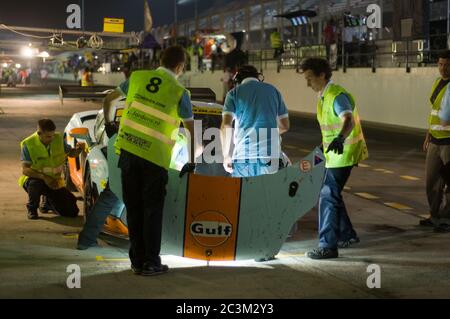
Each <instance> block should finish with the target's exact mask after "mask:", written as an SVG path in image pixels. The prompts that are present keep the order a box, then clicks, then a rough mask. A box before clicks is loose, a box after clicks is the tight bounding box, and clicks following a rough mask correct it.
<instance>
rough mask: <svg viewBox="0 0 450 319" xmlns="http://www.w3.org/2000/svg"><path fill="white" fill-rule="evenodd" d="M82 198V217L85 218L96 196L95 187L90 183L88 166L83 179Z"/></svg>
mask: <svg viewBox="0 0 450 319" xmlns="http://www.w3.org/2000/svg"><path fill="white" fill-rule="evenodd" d="M83 189H84V192H83V193H84V200H83V211H84V218H85V219H86V218H87V216H88V215H89V214H90V213H91V211H92V208H93V207H94V204H95V202H96V200H97V198H98V193H97V189H96V188H95V187H94V185H92V181H91V172H90V169H89V167H86V177H85V179H84V187H83Z"/></svg>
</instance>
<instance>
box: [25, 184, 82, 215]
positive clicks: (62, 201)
mask: <svg viewBox="0 0 450 319" xmlns="http://www.w3.org/2000/svg"><path fill="white" fill-rule="evenodd" d="M24 188H25V191H26V192H27V193H28V204H27V208H28V211H29V212H36V213H37V210H38V208H39V204H40V200H41V196H42V195H44V196H46V197H47V199H48V201H49V202H50V204H51V206H52V207H53V208H54V209H55V210H56V212H57V213H58V214H60V215H61V216H66V217H77V216H78V211H79V209H78V206H77V199H76V197H75V196H74V195H73V194H72V193H71V192H70V191H69V190H68V189H67V188H65V187H64V188H61V189H57V190H53V189H51V188H49V187H48V186H47V185H46V184H45V182H44V181H43V180H41V179H36V178H29V179H28V180H27V181H26V183H25V185H24Z"/></svg>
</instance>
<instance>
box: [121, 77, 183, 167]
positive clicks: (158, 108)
mask: <svg viewBox="0 0 450 319" xmlns="http://www.w3.org/2000/svg"><path fill="white" fill-rule="evenodd" d="M184 91H185V88H184V87H183V86H181V84H179V83H178V81H177V80H176V79H175V78H174V77H173V76H171V75H170V74H168V73H167V72H166V71H164V70H156V71H135V72H133V74H132V75H131V78H130V86H129V89H128V95H127V108H126V110H125V112H124V114H123V116H122V119H121V122H120V129H119V134H118V136H117V140H116V143H115V144H114V145H115V147H116V149H117V150H119V151H120V150H125V151H127V152H129V153H131V154H134V155H136V156H139V157H141V158H143V159H145V160H147V161H149V162H152V163H154V164H156V165H158V166H161V167H163V168H165V169H168V168H169V167H170V162H171V156H172V148H173V146H174V145H175V143H176V139H177V137H178V130H179V128H180V123H181V119H180V117H179V115H178V106H179V103H180V101H181V98H182V96H183V93H184Z"/></svg>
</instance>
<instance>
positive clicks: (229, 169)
mask: <svg viewBox="0 0 450 319" xmlns="http://www.w3.org/2000/svg"><path fill="white" fill-rule="evenodd" d="M223 168H224V169H225V171H226V172H227V173H229V174H232V173H233V165H232V162H231V158H225V159H224V160H223Z"/></svg>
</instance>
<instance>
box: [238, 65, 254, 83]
mask: <svg viewBox="0 0 450 319" xmlns="http://www.w3.org/2000/svg"><path fill="white" fill-rule="evenodd" d="M259 75H260V73H259V72H258V70H257V69H256V68H255V67H254V66H253V65H243V66H241V67H239V69H238V70H237V73H236V75H235V77H234V81H235V82H237V83H242V81H244V80H245V79H246V78H258V77H259Z"/></svg>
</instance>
